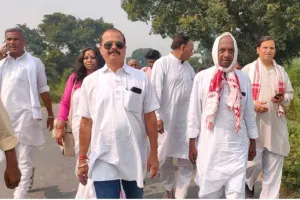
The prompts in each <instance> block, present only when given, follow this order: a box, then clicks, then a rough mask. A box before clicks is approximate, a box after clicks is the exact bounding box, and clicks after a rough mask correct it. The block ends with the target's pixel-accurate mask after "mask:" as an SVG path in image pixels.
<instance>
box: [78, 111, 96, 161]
mask: <svg viewBox="0 0 300 200" xmlns="http://www.w3.org/2000/svg"><path fill="white" fill-rule="evenodd" d="M92 125H93V122H92V119H91V118H85V117H82V118H81V121H80V128H79V155H81V156H84V155H87V153H88V151H89V146H90V143H91V136H92Z"/></svg>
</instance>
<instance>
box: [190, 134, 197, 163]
mask: <svg viewBox="0 0 300 200" xmlns="http://www.w3.org/2000/svg"><path fill="white" fill-rule="evenodd" d="M195 141H196V139H195V138H191V139H190V143H189V159H190V161H191V162H192V163H193V164H196V160H197V156H198V153H197V149H196V146H195Z"/></svg>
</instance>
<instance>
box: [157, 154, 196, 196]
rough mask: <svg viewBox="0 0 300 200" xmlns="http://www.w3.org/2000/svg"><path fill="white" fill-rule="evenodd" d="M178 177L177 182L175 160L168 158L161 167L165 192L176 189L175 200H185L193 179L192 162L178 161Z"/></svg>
mask: <svg viewBox="0 0 300 200" xmlns="http://www.w3.org/2000/svg"><path fill="white" fill-rule="evenodd" d="M177 163H178V176H177V180H176V175H175V170H174V165H173V158H170V157H167V158H166V159H165V162H164V163H163V164H161V166H160V181H161V184H162V185H163V187H164V188H165V190H167V191H172V190H173V189H174V188H175V190H176V192H175V198H176V199H184V198H185V197H186V195H187V191H188V187H189V184H190V182H191V179H192V173H193V165H192V163H191V161H190V160H187V159H181V158H178V159H177Z"/></svg>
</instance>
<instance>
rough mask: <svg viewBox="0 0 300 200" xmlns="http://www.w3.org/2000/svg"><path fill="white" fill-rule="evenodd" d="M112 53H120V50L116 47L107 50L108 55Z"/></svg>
mask: <svg viewBox="0 0 300 200" xmlns="http://www.w3.org/2000/svg"><path fill="white" fill-rule="evenodd" d="M112 53H117V54H119V55H121V53H120V51H118V50H117V49H113V50H110V51H108V55H110V54H112Z"/></svg>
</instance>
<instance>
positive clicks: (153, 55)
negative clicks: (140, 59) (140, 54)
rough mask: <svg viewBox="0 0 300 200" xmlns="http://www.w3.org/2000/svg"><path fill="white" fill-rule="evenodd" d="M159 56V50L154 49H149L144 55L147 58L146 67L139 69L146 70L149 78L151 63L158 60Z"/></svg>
mask: <svg viewBox="0 0 300 200" xmlns="http://www.w3.org/2000/svg"><path fill="white" fill-rule="evenodd" d="M160 57H161V54H160V53H159V51H157V50H155V49H150V50H149V51H148V52H147V53H146V55H145V58H146V59H147V60H148V67H143V68H142V69H141V70H142V71H143V72H146V73H147V75H148V77H149V79H151V74H152V67H153V64H154V62H155V61H156V60H158V59H159V58H160Z"/></svg>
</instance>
